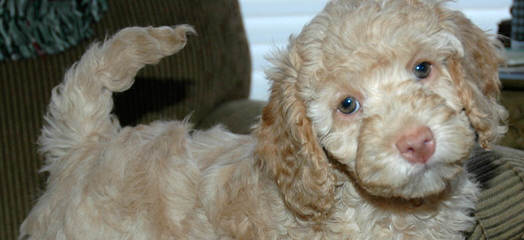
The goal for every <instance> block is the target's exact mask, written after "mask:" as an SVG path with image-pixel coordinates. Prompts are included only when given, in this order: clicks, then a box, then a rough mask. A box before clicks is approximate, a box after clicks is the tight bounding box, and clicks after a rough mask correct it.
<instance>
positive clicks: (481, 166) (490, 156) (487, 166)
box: [466, 147, 500, 189]
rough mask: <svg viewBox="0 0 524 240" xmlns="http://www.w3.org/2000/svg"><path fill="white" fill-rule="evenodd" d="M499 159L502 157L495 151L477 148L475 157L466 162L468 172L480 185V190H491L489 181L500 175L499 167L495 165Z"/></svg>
mask: <svg viewBox="0 0 524 240" xmlns="http://www.w3.org/2000/svg"><path fill="white" fill-rule="evenodd" d="M499 158H500V156H499V155H498V154H497V153H496V152H494V151H486V150H483V149H480V147H476V149H475V150H474V154H473V157H472V158H471V159H469V160H468V161H467V162H466V170H467V171H468V172H469V173H471V174H472V175H473V177H475V180H476V181H477V182H478V183H480V188H482V189H487V188H489V186H488V183H489V181H490V180H491V179H493V178H494V177H496V176H497V175H498V174H499V173H498V165H497V164H496V163H495V161H496V160H497V159H499Z"/></svg>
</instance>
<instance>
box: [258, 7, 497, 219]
mask: <svg viewBox="0 0 524 240" xmlns="http://www.w3.org/2000/svg"><path fill="white" fill-rule="evenodd" d="M273 62H274V67H273V68H272V69H271V70H270V71H268V73H267V75H268V77H269V79H271V80H272V81H273V85H272V88H271V97H270V100H269V104H268V105H267V107H266V108H265V109H264V112H263V114H262V120H261V123H260V125H259V126H258V128H257V131H256V134H257V136H258V141H259V144H258V148H257V156H258V160H259V164H260V165H261V167H263V168H265V169H267V170H268V171H269V173H270V174H271V175H272V176H273V177H274V179H275V181H276V183H277V185H278V187H279V189H280V191H281V193H282V195H283V198H284V199H285V201H286V203H287V205H288V206H289V207H290V208H291V209H292V210H294V211H295V212H296V213H297V214H298V215H300V216H303V217H313V218H314V217H321V216H322V214H324V213H327V212H328V210H329V209H330V208H331V206H332V204H333V201H334V200H333V196H334V183H335V179H334V174H333V168H332V166H331V163H330V161H328V156H329V157H330V158H331V159H332V160H334V161H337V162H338V163H337V164H341V165H342V166H343V167H344V168H346V170H347V172H348V173H350V174H351V175H353V177H354V179H355V180H356V183H357V184H359V185H360V187H362V188H363V189H365V190H366V191H368V192H369V193H370V194H372V195H377V196H381V197H400V198H405V199H413V198H423V197H427V196H430V195H433V194H438V193H440V192H442V191H444V190H445V189H446V188H447V187H448V186H449V184H450V182H451V181H453V179H454V177H455V176H457V174H459V173H460V172H461V171H463V169H462V164H463V161H464V160H465V159H467V158H468V155H469V152H470V150H471V148H472V146H473V145H474V143H475V140H477V141H478V143H479V144H480V145H481V146H482V147H484V148H488V147H489V146H490V144H492V143H493V142H495V141H496V140H497V139H498V138H499V137H500V136H501V135H502V134H503V133H504V132H505V127H504V125H503V122H504V120H505V118H506V111H505V110H504V108H503V107H501V106H500V105H499V104H498V103H497V102H496V99H497V97H498V95H499V85H500V82H499V79H498V73H497V67H498V64H499V63H500V62H501V58H500V57H499V55H498V50H497V48H496V46H495V45H494V43H492V42H491V40H490V39H489V38H488V37H487V36H486V34H485V33H484V32H483V31H482V30H480V29H479V28H478V27H476V26H475V25H473V24H472V23H471V22H470V21H469V20H468V19H466V18H465V17H464V16H463V15H462V14H461V13H459V12H456V11H452V10H448V9H446V8H445V7H444V6H443V1H436V0H433V1H432V0H427V1H421V0H366V1H364V0H353V1H351V0H333V1H331V2H330V3H329V4H328V6H327V7H326V8H325V9H324V10H323V11H322V12H321V13H320V14H319V15H318V16H317V17H315V18H314V19H313V20H312V22H311V23H309V24H308V25H307V26H305V27H304V29H303V30H302V32H301V33H300V35H298V36H297V37H296V38H291V39H290V44H289V46H288V48H287V49H286V50H285V51H282V52H280V53H279V54H277V56H276V57H275V58H274V61H273Z"/></svg>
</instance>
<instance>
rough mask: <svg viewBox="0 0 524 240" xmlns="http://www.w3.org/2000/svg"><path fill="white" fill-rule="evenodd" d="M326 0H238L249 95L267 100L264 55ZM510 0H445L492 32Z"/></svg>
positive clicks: (312, 14)
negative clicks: (244, 33) (249, 79)
mask: <svg viewBox="0 0 524 240" xmlns="http://www.w3.org/2000/svg"><path fill="white" fill-rule="evenodd" d="M327 2H328V0H240V4H241V8H242V14H243V16H244V23H245V27H246V31H247V35H248V39H249V43H250V49H251V56H252V62H253V76H252V84H251V99H257V100H267V99H268V97H269V83H268V81H267V80H266V79H265V77H264V69H265V68H267V66H268V63H267V61H266V60H265V59H264V56H266V55H268V54H269V53H270V52H271V51H272V50H273V49H276V48H278V47H284V46H285V45H286V43H287V39H288V37H289V35H290V34H297V33H298V32H299V31H300V29H301V28H302V27H303V26H304V25H305V24H306V23H307V22H308V21H310V20H311V18H313V16H314V15H315V14H316V13H317V12H319V11H320V10H321V9H322V8H323V7H324V5H325V4H326V3H327ZM511 2H512V0H457V1H455V2H450V3H448V6H450V7H451V8H455V9H459V10H461V11H463V12H464V14H465V15H466V16H468V17H469V18H470V19H471V20H472V21H473V22H474V23H475V24H477V25H478V26H479V27H480V28H482V29H484V30H486V31H488V32H490V33H495V32H496V31H497V24H498V22H499V21H500V20H501V19H507V18H510V17H511V16H510V14H509V7H510V6H511Z"/></svg>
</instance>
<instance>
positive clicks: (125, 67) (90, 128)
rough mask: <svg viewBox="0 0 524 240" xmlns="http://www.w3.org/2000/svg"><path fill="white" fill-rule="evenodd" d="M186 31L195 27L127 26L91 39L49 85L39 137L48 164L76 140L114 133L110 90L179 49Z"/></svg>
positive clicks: (123, 85)
mask: <svg viewBox="0 0 524 240" xmlns="http://www.w3.org/2000/svg"><path fill="white" fill-rule="evenodd" d="M188 33H195V32H194V29H193V28H192V27H190V26H188V25H178V26H176V27H173V28H171V27H158V28H153V27H146V28H141V27H130V28H125V29H123V30H121V31H120V32H118V33H117V34H115V35H114V36H113V37H112V38H110V39H108V40H106V41H105V42H103V43H102V44H100V43H96V44H93V45H92V46H91V47H90V48H89V49H88V50H87V51H86V53H84V55H83V56H82V58H81V59H80V61H78V62H77V63H75V64H74V65H73V66H72V67H71V68H70V69H69V70H68V71H67V72H66V74H65V78H64V81H63V82H62V83H61V84H60V85H58V86H57V87H55V88H54V89H53V93H52V97H51V103H50V104H49V108H48V112H47V115H46V116H45V122H46V124H45V126H44V128H43V130H42V135H41V136H40V139H39V144H40V151H41V152H43V153H44V154H45V155H46V159H47V161H48V162H47V164H50V163H52V162H54V161H53V160H56V159H60V158H62V157H63V156H64V155H65V154H67V153H68V152H69V150H71V149H72V148H74V147H75V146H79V145H78V144H80V143H82V144H83V143H85V142H88V141H91V140H92V141H93V143H96V142H98V143H99V142H101V141H103V139H110V138H111V136H112V135H114V134H115V133H117V132H118V130H119V129H120V125H119V123H118V121H117V120H116V119H114V118H113V117H112V115H111V111H112V108H113V100H112V92H120V91H125V90H127V89H128V88H130V87H131V85H132V84H133V81H134V77H135V75H136V74H137V72H138V71H139V70H140V69H141V68H142V67H144V66H145V65H146V64H155V63H157V62H159V61H160V59H162V58H163V57H165V56H168V55H172V54H174V53H176V52H178V51H179V50H181V49H182V48H183V47H184V46H185V44H186V41H187V34H188ZM49 161H51V162H49Z"/></svg>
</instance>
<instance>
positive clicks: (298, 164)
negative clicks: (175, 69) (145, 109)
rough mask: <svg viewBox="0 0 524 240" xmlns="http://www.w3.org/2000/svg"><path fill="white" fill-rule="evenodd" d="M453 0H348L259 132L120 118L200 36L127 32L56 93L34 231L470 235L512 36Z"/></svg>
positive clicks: (308, 43)
mask: <svg viewBox="0 0 524 240" xmlns="http://www.w3.org/2000/svg"><path fill="white" fill-rule="evenodd" d="M444 4H445V1H439V0H425V1H423V0H333V1H331V2H330V3H329V4H328V5H327V7H326V8H325V9H324V10H323V11H322V12H321V13H320V14H319V15H317V16H316V17H315V18H314V19H313V20H312V21H311V22H310V23H309V24H308V25H307V26H305V27H304V29H303V30H302V32H301V33H300V34H299V35H298V36H296V37H291V38H290V43H289V46H288V47H287V49H285V50H282V51H280V52H278V53H277V54H275V56H274V57H273V58H272V62H273V64H274V66H273V67H272V68H271V69H270V70H269V71H268V72H267V76H268V78H269V79H270V80H271V81H272V88H271V97H270V100H269V103H268V104H267V106H266V107H265V109H264V111H263V113H262V116H261V119H260V122H259V123H258V124H257V125H256V126H255V127H254V131H253V134H251V135H248V136H241V135H235V134H232V133H229V132H227V131H226V130H224V129H223V128H221V127H215V128H213V129H210V130H207V131H194V132H192V133H191V134H190V133H189V132H190V131H191V126H190V124H189V123H187V121H182V122H155V123H153V124H151V125H147V126H146V125H141V126H137V127H124V128H122V127H120V125H119V123H118V121H117V119H115V117H114V116H112V115H111V110H112V106H113V102H112V98H111V96H112V93H113V92H118V91H123V90H126V89H128V88H129V87H130V86H131V85H132V83H133V78H134V76H135V74H136V73H137V72H138V71H139V70H140V69H141V68H142V67H143V66H144V65H145V64H154V63H156V62H158V61H159V60H160V59H161V58H163V57H165V56H168V55H171V54H174V53H175V52H177V51H179V50H180V49H182V48H183V46H184V45H185V44H186V35H187V34H188V33H190V32H193V30H192V28H191V27H189V26H186V25H180V26H177V27H174V28H170V27H160V28H151V27H149V28H139V27H132V28H126V29H124V30H122V31H120V32H119V33H117V34H116V35H115V36H114V37H112V38H111V39H108V40H106V41H105V42H104V43H103V44H95V45H93V46H92V47H91V48H89V50H87V52H86V53H85V54H84V56H83V57H82V58H81V59H80V61H79V62H78V63H76V64H75V65H74V66H73V67H72V68H71V69H70V70H69V71H68V72H67V73H66V75H65V80H64V82H63V83H62V84H60V85H59V86H58V87H57V88H56V89H55V90H54V91H53V95H52V99H51V103H50V106H49V111H48V114H47V115H46V118H45V119H46V122H47V124H46V125H45V127H44V128H43V130H42V136H41V138H40V145H41V151H42V152H43V153H45V157H46V166H45V168H44V170H45V171H48V172H49V173H50V176H49V180H48V186H47V190H46V192H45V193H44V194H43V196H41V198H40V199H39V201H38V203H37V204H36V206H35V207H34V208H33V210H32V211H31V213H30V214H29V216H28V217H27V219H26V220H25V222H24V223H23V225H22V227H21V238H24V239H25V238H28V239H446V240H450V239H463V238H464V236H463V233H464V232H465V231H468V230H469V228H471V227H472V226H473V224H474V222H475V220H474V218H473V217H472V212H473V208H474V206H475V201H476V198H477V197H476V196H477V194H478V191H479V190H478V187H477V184H476V183H475V182H473V181H472V180H470V179H469V178H468V173H467V172H465V170H464V166H463V165H464V162H465V160H467V159H468V157H469V154H470V151H471V149H472V147H473V146H474V145H475V144H477V143H478V144H480V145H481V146H482V147H484V148H488V147H489V146H490V145H491V144H493V143H494V142H495V141H496V140H497V139H498V138H499V137H500V136H501V135H503V133H504V132H505V129H506V128H505V125H504V122H505V118H506V115H507V114H506V111H505V110H504V108H503V107H501V106H500V105H499V104H498V103H497V102H496V99H497V97H498V95H499V85H500V83H499V79H498V74H497V67H498V64H499V63H500V62H501V58H500V57H499V55H498V50H497V45H496V44H494V43H492V42H491V40H490V39H489V38H488V37H487V36H486V34H485V33H484V32H483V31H481V30H480V29H479V28H478V27H476V26H475V25H473V24H472V23H471V22H470V21H469V20H467V19H466V18H465V17H464V15H463V14H461V13H459V12H457V11H453V10H449V9H447V8H446V7H445V6H444Z"/></svg>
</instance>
